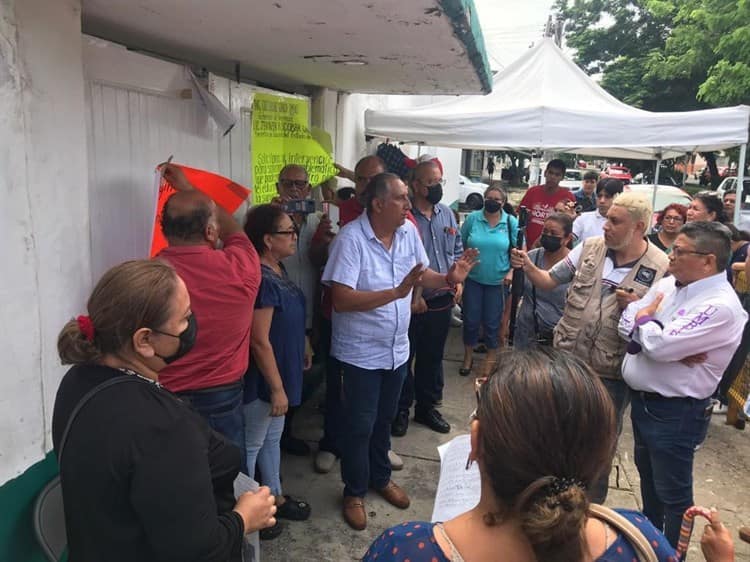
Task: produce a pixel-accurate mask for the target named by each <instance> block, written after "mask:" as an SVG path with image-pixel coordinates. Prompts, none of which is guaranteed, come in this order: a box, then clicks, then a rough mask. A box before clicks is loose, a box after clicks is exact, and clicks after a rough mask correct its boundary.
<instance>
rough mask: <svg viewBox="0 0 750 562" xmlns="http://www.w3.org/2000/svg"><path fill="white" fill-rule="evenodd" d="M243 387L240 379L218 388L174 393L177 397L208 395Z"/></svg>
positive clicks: (211, 387) (210, 387) (212, 387)
mask: <svg viewBox="0 0 750 562" xmlns="http://www.w3.org/2000/svg"><path fill="white" fill-rule="evenodd" d="M242 385H243V381H242V379H240V380H238V381H237V382H232V383H229V384H221V385H219V386H209V387H208V388H195V389H192V388H191V389H189V390H181V391H180V392H176V393H175V394H177V396H182V395H184V394H209V393H211V392H221V391H222V390H235V389H237V388H239V387H241V386H242Z"/></svg>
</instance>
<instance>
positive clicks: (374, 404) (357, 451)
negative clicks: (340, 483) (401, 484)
mask: <svg viewBox="0 0 750 562" xmlns="http://www.w3.org/2000/svg"><path fill="white" fill-rule="evenodd" d="M341 366H342V370H343V374H344V376H343V397H344V425H343V427H342V431H341V441H340V443H341V477H342V479H343V480H344V495H345V496H357V497H364V495H365V494H366V493H367V488H368V486H370V485H372V487H374V488H376V489H379V488H383V487H385V485H386V484H388V482H389V480H390V479H391V463H390V462H389V461H388V450H389V449H390V448H391V421H392V420H393V417H394V416H395V415H396V407H397V406H398V397H399V393H400V392H401V386H402V385H403V382H404V376H405V375H406V363H404V364H403V365H401V366H400V367H397V368H395V369H393V370H391V369H376V370H370V369H362V368H360V367H355V366H354V365H350V364H348V363H344V362H342V363H341Z"/></svg>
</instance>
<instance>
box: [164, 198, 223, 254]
mask: <svg viewBox="0 0 750 562" xmlns="http://www.w3.org/2000/svg"><path fill="white" fill-rule="evenodd" d="M215 215H216V203H214V202H213V201H212V200H211V199H210V198H209V197H206V196H205V195H203V194H202V193H201V192H199V191H178V192H177V193H175V194H174V195H172V196H171V197H170V198H169V199H167V202H166V203H165V205H164V209H163V210H162V214H161V231H162V232H163V233H164V236H165V237H166V239H167V241H168V242H169V245H170V246H180V245H182V246H184V245H199V244H206V243H213V241H212V240H209V239H208V238H209V237H213V236H209V235H208V231H209V230H213V231H215V230H216V225H215V223H216V217H215Z"/></svg>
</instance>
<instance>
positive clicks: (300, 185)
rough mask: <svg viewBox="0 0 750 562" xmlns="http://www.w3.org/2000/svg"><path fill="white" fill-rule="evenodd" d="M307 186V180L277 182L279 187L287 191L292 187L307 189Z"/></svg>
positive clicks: (282, 180)
mask: <svg viewBox="0 0 750 562" xmlns="http://www.w3.org/2000/svg"><path fill="white" fill-rule="evenodd" d="M307 184H308V180H286V179H280V180H279V185H280V186H281V187H285V188H287V189H290V188H292V187H298V188H299V189H302V188H303V187H307Z"/></svg>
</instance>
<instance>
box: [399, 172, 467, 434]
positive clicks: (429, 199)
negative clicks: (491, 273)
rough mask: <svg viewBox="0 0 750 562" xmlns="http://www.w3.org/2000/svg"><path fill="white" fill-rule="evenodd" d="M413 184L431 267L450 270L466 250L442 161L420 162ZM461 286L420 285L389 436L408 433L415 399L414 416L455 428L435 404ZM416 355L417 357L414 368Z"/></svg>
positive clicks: (436, 427) (442, 428) (445, 428)
mask: <svg viewBox="0 0 750 562" xmlns="http://www.w3.org/2000/svg"><path fill="white" fill-rule="evenodd" d="M410 186H411V190H412V194H413V197H414V198H413V205H412V213H413V215H414V218H415V219H416V221H417V228H418V229H419V235H420V237H421V238H422V243H423V244H424V249H425V251H426V252H427V257H428V258H429V260H430V269H432V270H433V271H436V272H438V273H447V272H448V270H449V269H450V267H451V266H452V265H453V262H455V261H456V260H457V259H458V258H459V257H460V255H461V253H462V252H463V246H462V244H461V233H460V232H459V230H458V223H457V222H456V217H455V216H454V215H453V211H452V210H451V209H450V208H448V207H447V206H446V205H443V204H442V203H440V200H441V199H442V197H443V172H442V170H441V169H440V165H439V164H438V163H437V162H436V161H434V160H429V161H426V162H421V163H419V164H418V165H417V167H416V168H414V172H413V175H412V180H411V182H410ZM462 287H463V285H460V284H459V285H457V286H456V289H455V290H451V289H450V288H448V287H442V288H440V289H425V290H424V292H422V289H421V288H417V289H415V290H414V295H413V297H412V317H411V324H410V325H409V361H408V362H407V374H406V378H405V379H404V387H403V388H402V390H401V399H400V400H399V405H398V413H397V414H396V419H394V420H393V425H392V426H391V435H394V436H396V437H401V436H403V435H405V434H406V430H407V428H408V427H409V409H410V408H411V405H412V402H414V400H415V398H416V406H415V408H414V421H416V422H419V423H422V424H424V425H426V426H427V427H429V428H430V429H432V430H433V431H437V432H439V433H448V432H449V431H450V429H451V426H450V425H449V424H448V422H446V421H445V419H443V416H442V415H441V414H440V412H439V411H438V410H437V409H436V408H435V406H436V405H437V404H439V403H440V402H441V401H442V399H443V351H444V349H445V342H446V340H447V339H448V331H449V329H450V322H451V312H452V309H453V305H454V304H455V302H456V298H460V295H461V290H462ZM412 359H415V361H414V371H413V372H412V368H411V366H412Z"/></svg>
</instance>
